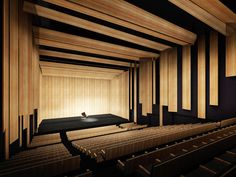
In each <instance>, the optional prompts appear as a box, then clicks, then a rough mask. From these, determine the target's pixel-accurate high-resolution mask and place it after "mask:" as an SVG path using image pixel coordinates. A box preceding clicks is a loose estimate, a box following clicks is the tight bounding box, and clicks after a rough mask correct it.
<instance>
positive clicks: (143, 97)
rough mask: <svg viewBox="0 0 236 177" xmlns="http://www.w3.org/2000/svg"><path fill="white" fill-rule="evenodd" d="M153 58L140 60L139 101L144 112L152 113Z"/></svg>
mask: <svg viewBox="0 0 236 177" xmlns="http://www.w3.org/2000/svg"><path fill="white" fill-rule="evenodd" d="M152 69H153V68H152V60H146V59H143V60H140V64H139V103H141V104H142V114H143V115H144V116H147V113H152V81H153V80H152Z"/></svg>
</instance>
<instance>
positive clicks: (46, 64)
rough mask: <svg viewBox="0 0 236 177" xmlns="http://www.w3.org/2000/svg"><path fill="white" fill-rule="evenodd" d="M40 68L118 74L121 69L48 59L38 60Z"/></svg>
mask: <svg viewBox="0 0 236 177" xmlns="http://www.w3.org/2000/svg"><path fill="white" fill-rule="evenodd" d="M39 64H40V67H41V68H43V67H44V68H46V67H47V68H59V69H61V70H64V69H69V70H80V71H90V72H103V73H104V72H105V73H116V74H120V73H122V72H123V70H120V69H110V68H101V67H92V66H82V65H74V64H67V63H56V62H48V61H40V62H39Z"/></svg>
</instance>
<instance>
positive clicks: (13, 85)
mask: <svg viewBox="0 0 236 177" xmlns="http://www.w3.org/2000/svg"><path fill="white" fill-rule="evenodd" d="M18 3H19V1H18V0H13V1H11V3H10V71H9V72H10V103H9V104H10V109H11V110H10V125H11V126H10V143H13V142H14V141H16V140H17V138H18V111H19V110H18V96H19V95H18V89H19V87H18V84H19V83H18V69H19V68H18V62H19V61H18V60H19V58H18V50H19V45H18V29H19V28H18V7H19V6H18Z"/></svg>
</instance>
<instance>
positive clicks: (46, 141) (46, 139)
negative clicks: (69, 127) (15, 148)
mask: <svg viewBox="0 0 236 177" xmlns="http://www.w3.org/2000/svg"><path fill="white" fill-rule="evenodd" d="M56 143H61V137H60V133H53V134H46V135H37V136H34V137H33V139H32V142H31V143H30V145H29V146H28V147H29V148H33V147H39V146H45V145H50V144H56Z"/></svg>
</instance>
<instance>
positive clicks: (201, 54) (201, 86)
mask: <svg viewBox="0 0 236 177" xmlns="http://www.w3.org/2000/svg"><path fill="white" fill-rule="evenodd" d="M197 61H198V70H197V72H198V94H197V95H198V99H197V102H198V104H197V107H198V118H202V119H205V118H206V52H205V36H199V37H198V58H197Z"/></svg>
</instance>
